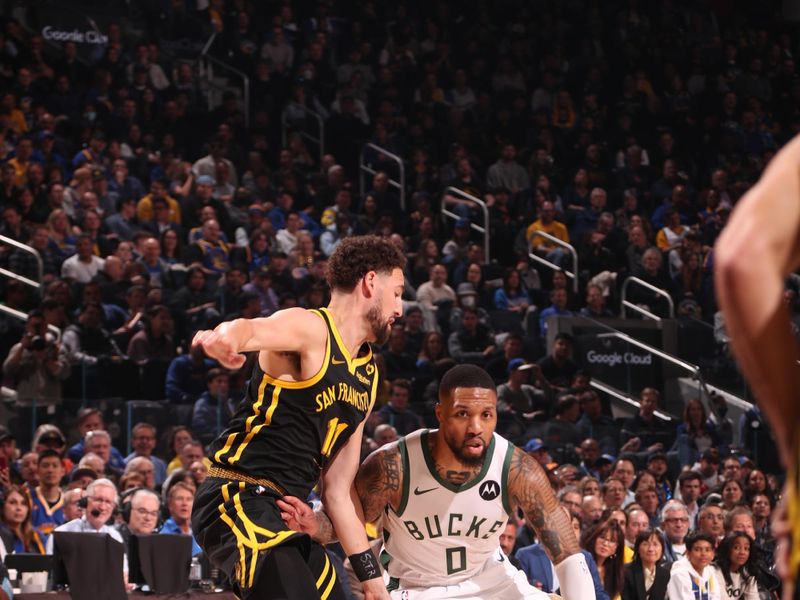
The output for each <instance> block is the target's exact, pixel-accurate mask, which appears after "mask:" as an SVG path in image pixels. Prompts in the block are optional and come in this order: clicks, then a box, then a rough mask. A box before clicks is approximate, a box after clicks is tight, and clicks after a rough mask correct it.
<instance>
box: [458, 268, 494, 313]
mask: <svg viewBox="0 0 800 600" xmlns="http://www.w3.org/2000/svg"><path fill="white" fill-rule="evenodd" d="M465 281H466V282H467V283H471V284H472V287H474V288H475V292H476V293H477V294H478V296H477V298H476V304H477V305H478V308H483V309H484V310H491V309H492V308H494V293H493V292H492V291H491V290H490V289H488V288H487V286H486V281H485V280H484V278H483V269H482V268H481V266H480V265H479V264H478V263H470V264H469V265H467V270H466V278H465Z"/></svg>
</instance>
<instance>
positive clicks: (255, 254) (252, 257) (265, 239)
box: [245, 229, 269, 274]
mask: <svg viewBox="0 0 800 600" xmlns="http://www.w3.org/2000/svg"><path fill="white" fill-rule="evenodd" d="M245 251H246V254H247V271H248V272H249V273H251V274H252V273H255V272H256V271H257V270H258V269H260V268H261V267H266V266H267V265H269V236H268V235H267V234H266V232H264V231H262V230H260V229H258V230H256V231H255V232H254V233H253V234H252V235H251V236H250V243H249V244H248V245H247V248H245Z"/></svg>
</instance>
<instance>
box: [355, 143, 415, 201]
mask: <svg viewBox="0 0 800 600" xmlns="http://www.w3.org/2000/svg"><path fill="white" fill-rule="evenodd" d="M367 149H372V150H374V151H376V152H378V153H379V154H383V155H384V156H385V157H386V158H388V159H389V160H391V161H392V162H393V163H395V164H396V165H397V173H398V178H399V181H398V180H397V179H392V178H391V177H390V178H389V185H391V186H392V187H394V188H396V189H398V190H399V191H400V209H401V210H402V211H403V212H405V210H406V167H405V163H403V159H402V158H400V157H399V156H397V155H396V154H392V153H391V152H389V151H388V150H387V149H386V148H381V147H380V146H378V145H376V144H372V143H368V144H364V146H363V147H362V148H361V154H360V156H359V157H358V172H359V179H360V185H361V193H362V194H366V193H367V189H366V188H365V184H366V179H365V174H366V173H369V174H370V175H375V174H376V173H377V172H378V171H376V170H375V169H373V168H372V166H371V165H369V164H367V162H366V151H367Z"/></svg>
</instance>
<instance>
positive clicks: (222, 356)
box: [192, 329, 246, 369]
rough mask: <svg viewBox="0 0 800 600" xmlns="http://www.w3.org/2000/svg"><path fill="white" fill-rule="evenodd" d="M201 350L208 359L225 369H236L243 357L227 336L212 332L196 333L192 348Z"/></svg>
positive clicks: (240, 364)
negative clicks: (213, 360)
mask: <svg viewBox="0 0 800 600" xmlns="http://www.w3.org/2000/svg"><path fill="white" fill-rule="evenodd" d="M198 347H199V348H202V349H203V351H204V352H205V353H206V356H208V357H209V358H213V359H215V360H216V361H217V362H219V364H221V365H222V366H223V367H225V368H226V369H238V368H240V367H241V366H242V365H243V364H244V361H245V360H246V359H245V356H244V355H243V354H239V352H238V348H237V347H235V346H234V344H233V342H232V341H231V339H230V338H229V337H227V336H224V335H221V334H220V333H218V332H216V331H212V330H208V329H207V330H203V331H198V332H197V333H196V334H195V336H194V339H193V340H192V348H198Z"/></svg>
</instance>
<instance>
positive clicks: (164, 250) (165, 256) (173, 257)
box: [159, 229, 183, 265]
mask: <svg viewBox="0 0 800 600" xmlns="http://www.w3.org/2000/svg"><path fill="white" fill-rule="evenodd" d="M159 242H160V246H161V260H163V261H164V262H165V263H167V264H169V265H175V264H178V263H181V262H183V246H182V244H181V237H180V236H179V235H178V232H177V231H175V230H174V229H165V230H164V231H162V232H161V238H160V240H159Z"/></svg>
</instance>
